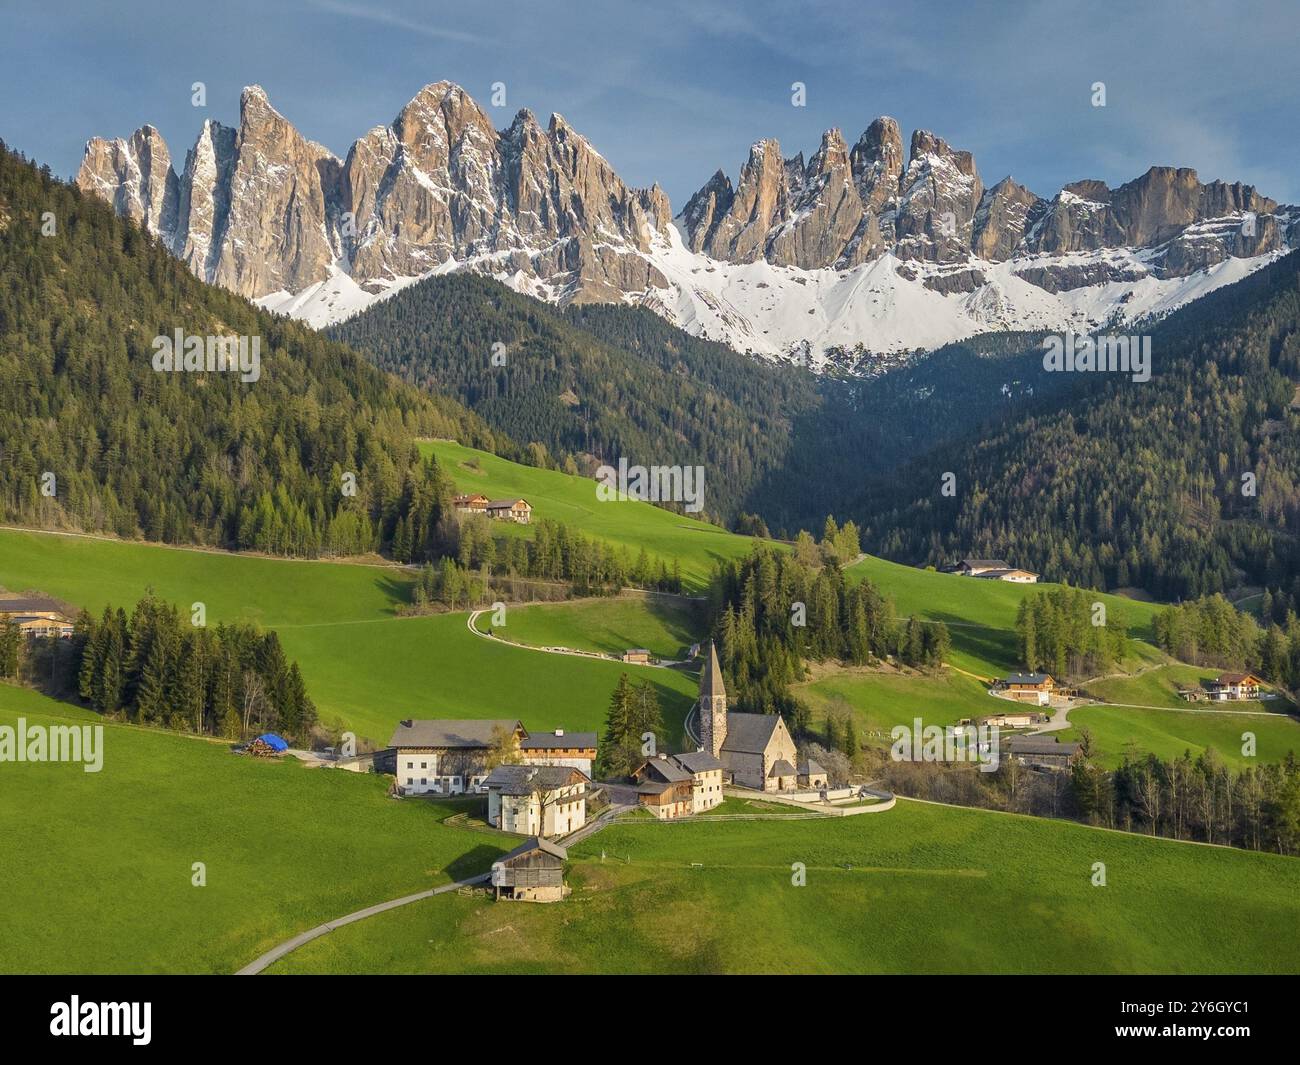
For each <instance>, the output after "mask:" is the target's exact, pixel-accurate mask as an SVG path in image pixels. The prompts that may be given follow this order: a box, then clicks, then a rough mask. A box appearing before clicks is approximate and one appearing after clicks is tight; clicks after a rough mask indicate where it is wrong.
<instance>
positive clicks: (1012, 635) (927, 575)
mask: <svg viewBox="0 0 1300 1065" xmlns="http://www.w3.org/2000/svg"><path fill="white" fill-rule="evenodd" d="M848 574H849V576H850V578H853V577H857V578H862V577H866V578H868V579H870V580H871V581H872V582H873V583H875V584H876V585H878V586H879V587H881V588H883V589H884V590H885V591H886V592H888V593H889V594H890V595H892V596H893V597H894V602H895V605H896V607H897V609H898V613H899V614H900V615H901V616H903V617H906V616H908V615H910V614H916V615H917V616H919V617H921V618H924V619H927V620H930V621H942V622H944V623H945V624H946V625H947V626H948V629H949V631H950V632H951V633H952V645H953V656H952V661H953V664H954V665H957V666H959V667H960V668H962V669H966V670H970V671H971V672H972V673H978V674H981V675H983V676H995V675H999V674H1005V673H1006V672H1007V671H1008V670H1012V669H1018V668H1020V666H1021V663H1020V662H1019V654H1018V653H1017V650H1016V646H1017V645H1016V610H1017V609H1018V608H1019V606H1020V602H1021V600H1023V599H1024V598H1025V597H1026V596H1030V595H1034V594H1036V593H1038V592H1041V591H1043V590H1045V589H1047V588H1052V587H1055V585H1051V584H1047V583H1043V584H1011V583H1008V582H1004V581H982V580H978V579H976V578H973V577H962V576H958V575H957V574H954V573H939V572H937V571H935V570H926V569H917V568H916V567H914V566H903V565H900V564H898V563H897V562H890V561H888V560H886V559H883V558H876V557H874V556H871V555H868V556H867V557H866V558H864V559H862V560H861V561H860V562H858V563H856V564H855V565H853V566H851V567H850V568H849V570H848ZM1097 599H1098V601H1100V602H1103V603H1105V604H1106V612H1107V616H1108V618H1111V619H1115V620H1122V621H1124V622H1125V624H1127V625H1128V631H1129V636H1130V637H1133V638H1135V640H1145V641H1151V640H1154V638H1155V631H1154V629H1153V627H1152V626H1153V622H1154V619H1155V616H1156V614H1157V613H1158V612H1159V611H1160V610H1161V609H1163V607H1162V605H1161V604H1158V603H1143V602H1138V601H1136V600H1133V599H1125V598H1122V597H1121V596H1117V595H1107V594H1104V593H1098V594H1097ZM1152 657H1155V652H1154V649H1153V648H1143V647H1140V646H1139V647H1135V648H1134V658H1135V659H1136V660H1145V659H1150V658H1152Z"/></svg>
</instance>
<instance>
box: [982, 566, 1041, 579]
mask: <svg viewBox="0 0 1300 1065" xmlns="http://www.w3.org/2000/svg"><path fill="white" fill-rule="evenodd" d="M1011 573H1023V574H1024V575H1025V576H1026V577H1037V576H1038V574H1037V573H1035V572H1034V571H1033V570H1031V569H1018V568H1017V567H1015V566H1011V567H1008V568H1006V569H986V570H985V571H984V572H983V573H977V574H975V576H977V577H980V578H982V579H984V580H990V581H995V580H1000V579H1001V578H1003V577H1005V576H1007V575H1008V574H1011Z"/></svg>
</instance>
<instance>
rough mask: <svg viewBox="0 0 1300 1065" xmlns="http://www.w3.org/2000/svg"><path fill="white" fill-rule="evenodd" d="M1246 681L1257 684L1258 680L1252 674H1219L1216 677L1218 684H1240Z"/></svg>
mask: <svg viewBox="0 0 1300 1065" xmlns="http://www.w3.org/2000/svg"><path fill="white" fill-rule="evenodd" d="M1248 680H1253V681H1255V683H1256V684H1258V683H1259V678H1258V677H1257V676H1255V674H1254V673H1220V674H1219V676H1218V683H1219V684H1242V683H1244V682H1245V681H1248Z"/></svg>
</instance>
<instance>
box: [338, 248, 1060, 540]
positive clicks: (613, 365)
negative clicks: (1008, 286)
mask: <svg viewBox="0 0 1300 1065" xmlns="http://www.w3.org/2000/svg"><path fill="white" fill-rule="evenodd" d="M330 335H331V336H333V337H335V338H336V339H339V340H343V341H345V342H346V343H348V344H350V345H351V346H353V347H355V348H356V349H357V350H359V351H364V352H366V353H368V354H369V355H370V356H371V357H372V358H373V359H374V361H375V363H376V364H377V365H378V366H380V367H382V368H383V369H386V370H389V371H391V372H393V373H395V374H397V375H399V376H400V377H402V378H404V379H405V380H407V381H409V382H411V383H412V384H416V385H419V386H421V387H423V388H425V389H428V390H429V391H431V392H434V393H437V392H445V393H449V394H451V395H453V396H455V397H456V398H457V399H458V400H460V401H461V402H462V403H464V404H465V405H466V406H468V407H470V408H471V409H472V410H473V411H474V412H475V413H477V414H479V415H481V416H482V417H483V418H484V419H485V420H486V421H487V422H488V423H489V424H491V425H492V426H494V427H496V428H498V429H501V430H503V431H504V432H507V433H509V434H510V435H511V436H512V437H513V438H515V439H516V440H519V441H520V442H526V443H538V444H542V445H544V446H545V448H546V451H547V452H548V457H549V458H550V459H551V460H552V461H554V462H555V463H556V464H557V465H560V466H562V467H564V468H567V469H569V470H570V471H571V472H572V471H577V470H581V471H582V472H588V471H587V470H586V469H585V468H584V467H586V466H589V465H590V464H591V462H592V459H595V460H599V461H600V462H617V460H618V459H619V458H620V457H627V458H628V460H629V461H630V462H642V463H647V464H648V463H660V464H667V465H674V464H688V463H689V464H699V465H703V466H704V468H705V477H706V484H707V486H708V488H707V502H706V510H707V513H708V514H709V515H710V516H711V517H713V518H715V519H718V520H721V521H723V522H725V523H727V524H732V523H734V521H735V519H736V518H737V517H738V516H739V515H740V514H742V513H754V514H758V515H760V516H762V517H763V518H764V519H765V520H766V521H767V523H768V525H769V527H770V528H771V530H772V532H773V533H774V534H777V535H782V534H784V535H788V536H793V535H794V533H795V532H796V531H797V530H798V529H800V528H818V527H820V525H821V522H822V520H823V519H824V518H825V516H826V514H827V513H830V512H841V511H843V510H844V509H845V506H846V503H847V501H848V500H850V499H851V498H853V497H854V496H855V495H856V494H857V493H858V492H860V490H861V487H862V485H863V483H864V481H865V480H866V479H868V478H870V477H872V476H877V475H882V474H887V473H888V472H889V471H891V470H892V469H893V468H894V467H895V466H897V465H898V464H899V463H900V462H903V461H905V460H906V459H908V458H910V457H911V456H913V455H915V454H916V453H917V452H918V451H924V450H928V449H929V448H930V447H932V446H933V445H934V444H935V442H936V441H942V440H946V439H950V438H953V437H954V436H958V435H960V434H962V433H964V432H967V431H969V430H970V429H972V428H973V427H975V426H976V425H979V424H980V423H982V422H984V421H987V420H990V419H991V420H995V421H996V420H998V419H1001V418H1003V417H1007V416H1012V415H1014V413H1015V412H1016V411H1017V410H1019V409H1020V408H1021V407H1022V406H1023V405H1024V403H1025V402H1026V401H1028V400H1030V399H1031V398H1033V397H1036V396H1042V395H1044V394H1046V393H1049V392H1056V391H1060V390H1062V389H1065V388H1074V387H1077V384H1078V382H1076V381H1071V380H1063V379H1062V375H1059V374H1057V375H1048V374H1044V373H1043V371H1042V366H1041V356H1040V355H1039V354H1038V352H1037V349H1036V344H1037V339H1038V338H1037V336H1036V335H1026V334H1018V333H1010V334H1000V335H992V336H987V337H977V338H973V339H972V340H970V341H965V342H962V343H960V344H953V345H949V346H948V347H945V348H942V349H940V350H939V351H937V352H935V353H933V354H931V355H928V356H926V357H925V358H923V359H920V360H917V361H916V362H915V363H913V364H911V365H906V366H902V367H899V368H896V369H894V370H891V371H889V372H887V373H885V374H882V375H880V376H878V377H875V378H872V379H870V380H837V379H833V378H816V377H814V376H812V375H811V374H809V373H807V372H806V371H803V370H800V369H797V368H792V367H789V366H778V365H768V364H765V363H760V362H755V361H754V360H753V359H752V358H749V357H747V356H743V355H739V354H737V353H736V352H735V351H733V350H732V349H731V348H729V347H727V346H726V345H724V344H719V343H715V342H713V341H709V340H702V339H700V338H698V337H694V336H691V335H690V334H688V333H686V332H684V331H683V330H681V329H678V328H676V327H675V326H672V325H670V324H669V323H668V322H666V321H664V320H663V319H662V318H660V317H659V316H658V315H656V314H653V313H652V312H650V311H648V310H645V309H644V308H635V307H626V306H620V305H614V304H588V305H583V306H573V307H570V308H568V310H567V311H559V310H557V309H555V308H552V307H549V306H547V305H545V304H541V303H539V302H537V301H536V300H533V299H530V298H529V297H527V296H521V295H519V294H518V293H516V292H513V291H512V290H510V289H508V288H506V287H505V286H504V285H501V284H499V283H497V282H495V281H492V280H490V279H487V278H483V277H477V276H472V275H468V274H457V275H453V276H450V277H438V278H432V279H430V280H427V281H425V282H422V283H420V284H418V285H414V286H412V287H411V288H409V289H406V290H404V291H402V292H399V293H398V294H396V295H395V296H393V297H392V298H390V299H388V300H385V301H383V302H382V303H380V304H377V305H375V306H374V307H372V308H370V309H369V310H367V311H366V312H364V313H363V314H361V315H358V316H357V317H355V318H353V319H351V320H349V321H347V322H344V323H342V324H341V325H338V326H335V327H334V328H333V329H331V330H330ZM494 345H499V347H494ZM494 352H496V353H497V358H496V360H495V361H494V359H493V354H494Z"/></svg>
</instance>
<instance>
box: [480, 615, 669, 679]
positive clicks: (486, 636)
mask: <svg viewBox="0 0 1300 1065" xmlns="http://www.w3.org/2000/svg"><path fill="white" fill-rule="evenodd" d="M486 613H488V610H487V609H482V610H474V611H471V612H470V615H469V617H468V618H467V619H466V620H465V626H466V627H467V628H468V629H469V631H470V632H472V633H473V634H474V635H475V636H477V637H478V638H479V639H480V640H491V641H492V642H493V643H500V644H505V646H507V647H518V648H519V649H520V650H523V651H540V652H541V653H542V654H548V655H568V656H569V657H570V658H594V659H596V660H597V661H599V662H623V660H622V659H621V658H619V657H618V656H617V655H612V654H606V653H605V652H604V651H579V650H574V649H573V648H570V647H536V646H534V645H533V644H531V643H517V642H515V641H514V640H507V639H506V638H505V637H504V636H497V635H496V634H495V633H491V632H484V631H483V630H482V629H480V628H479V627H478V626H477V625H476V624H475V622H476V621H478V619H479V616H480V615H482V614H486ZM623 664H624V665H627V666H645V667H648V668H650V669H674V668H676V667H677V666H684V665H687V663H686V662H673V661H659V662H623Z"/></svg>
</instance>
